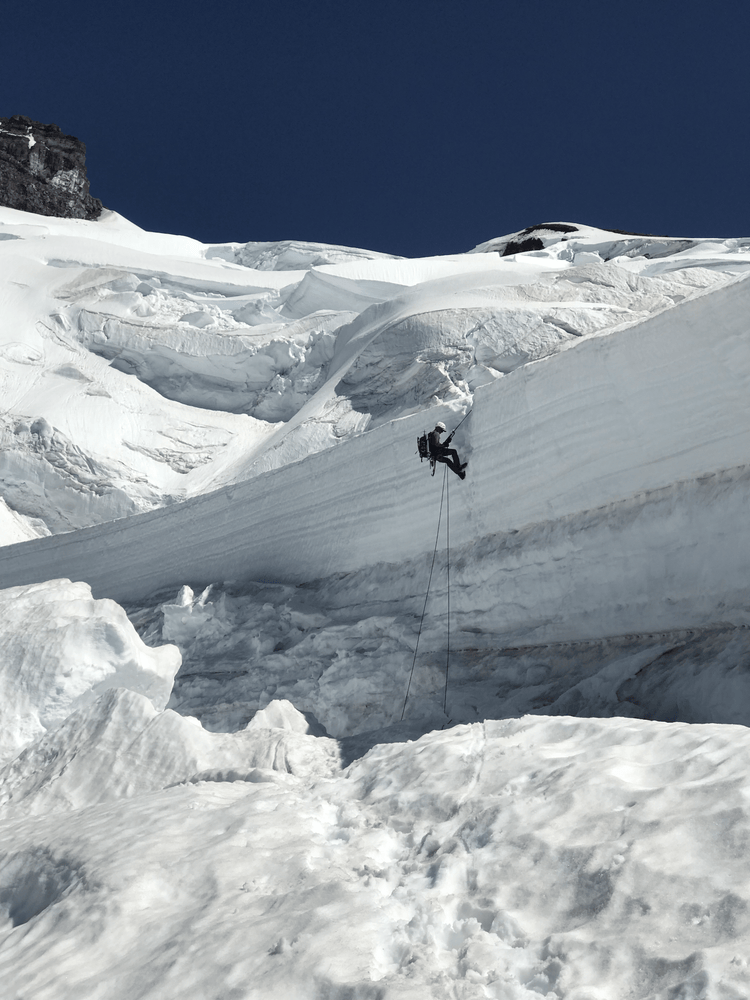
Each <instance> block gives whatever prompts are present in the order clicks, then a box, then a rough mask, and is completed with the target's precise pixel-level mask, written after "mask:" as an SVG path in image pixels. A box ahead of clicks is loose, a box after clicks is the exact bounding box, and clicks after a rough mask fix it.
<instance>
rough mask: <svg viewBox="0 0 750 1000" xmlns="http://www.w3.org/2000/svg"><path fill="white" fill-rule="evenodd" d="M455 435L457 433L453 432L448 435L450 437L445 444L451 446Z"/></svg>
mask: <svg viewBox="0 0 750 1000" xmlns="http://www.w3.org/2000/svg"><path fill="white" fill-rule="evenodd" d="M455 433H456V432H455V431H451V432H450V434H449V435H448V437H447V438H446V439H445V443H446V444H450V443H451V441H452V440H453V435H454V434H455Z"/></svg>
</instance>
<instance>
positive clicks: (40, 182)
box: [0, 115, 103, 219]
mask: <svg viewBox="0 0 750 1000" xmlns="http://www.w3.org/2000/svg"><path fill="white" fill-rule="evenodd" d="M0 205H5V206H7V207H8V208H17V209H19V210H20V211H22V212H36V213H37V214H38V215H55V216H58V217H59V218H63V219H98V218H99V216H100V215H101V212H102V207H103V206H102V203H101V202H100V201H99V199H98V198H92V197H91V195H90V194H89V182H88V178H87V177H86V147H85V146H84V144H83V143H82V142H81V141H80V139H76V138H75V137H74V136H72V135H63V133H62V132H61V131H60V128H59V126H57V125H42V124H41V122H35V121H32V120H31V119H30V118H27V117H26V116H25V115H13V117H12V118H0Z"/></svg>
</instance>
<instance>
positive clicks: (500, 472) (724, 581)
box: [0, 279, 750, 640]
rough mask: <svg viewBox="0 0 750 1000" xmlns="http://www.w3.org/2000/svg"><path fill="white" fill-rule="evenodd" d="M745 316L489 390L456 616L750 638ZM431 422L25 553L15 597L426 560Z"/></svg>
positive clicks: (725, 301) (723, 296) (20, 548)
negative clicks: (68, 588) (43, 590)
mask: <svg viewBox="0 0 750 1000" xmlns="http://www.w3.org/2000/svg"><path fill="white" fill-rule="evenodd" d="M748 316H750V283H748V282H747V281H745V280H742V279H740V280H737V281H735V282H734V283H732V284H730V285H728V286H726V287H723V288H720V289H718V290H715V291H713V292H707V293H705V294H703V295H700V296H699V297H697V298H695V299H693V300H691V301H688V302H686V303H683V304H680V305H678V306H676V307H675V308H673V309H671V310H669V311H667V312H664V313H661V314H659V315H657V316H654V317H652V318H651V319H649V320H647V321H645V322H643V323H641V324H639V325H637V326H635V327H632V328H630V329H626V330H622V331H620V332H618V333H617V334H616V335H610V336H606V335H604V336H600V337H593V338H590V339H588V340H586V341H585V342H581V343H578V344H577V345H576V346H575V349H574V350H568V351H563V352H562V353H560V354H558V355H556V356H555V357H553V358H548V359H545V360H544V361H542V362H539V363H536V364H530V365H526V366H524V367H523V368H521V369H519V370H517V371H515V372H513V373H512V374H511V375H509V376H506V377H505V378H503V379H501V380H498V381H497V382H495V383H493V384H491V385H486V386H482V387H479V388H478V389H477V391H476V393H475V398H474V408H473V411H472V413H471V415H470V416H469V418H468V419H467V420H466V421H465V422H464V424H463V425H462V427H461V429H460V431H459V434H458V437H457V438H456V442H455V443H456V445H457V446H458V447H459V449H460V450H461V452H462V453H463V454H464V455H465V456H466V457H468V459H469V463H470V464H469V475H468V478H467V480H466V481H465V482H464V483H461V482H459V481H458V480H457V479H451V480H449V483H448V487H449V489H450V505H451V507H450V510H451V544H452V547H453V548H454V549H455V552H456V559H457V573H458V574H459V576H457V577H456V579H457V582H458V581H459V580H460V588H459V590H458V594H457V607H458V609H459V610H464V611H465V612H467V613H468V612H470V610H471V609H472V608H474V609H475V610H478V609H477V608H476V592H478V590H479V589H481V592H482V594H483V595H484V598H483V604H484V606H485V607H484V610H489V609H490V608H491V617H492V618H493V619H494V623H493V624H494V627H495V629H496V630H499V631H501V632H507V633H519V634H524V635H526V636H527V637H533V638H534V639H535V640H539V639H542V638H543V639H545V640H552V639H555V638H568V637H571V636H574V635H575V636H577V637H579V638H581V637H592V636H600V635H604V634H615V633H617V632H622V631H631V630H648V629H659V628H679V627H683V626H684V625H688V624H692V625H695V624H700V623H702V622H707V621H714V620H736V621H737V622H738V623H740V622H744V619H743V618H742V615H743V612H744V610H745V608H746V607H747V606H748V603H749V602H748V598H747V594H746V558H745V555H744V553H745V551H746V547H747V542H748V540H749V539H748V533H749V532H750V528H748V522H747V517H746V510H747V499H748V492H749V491H750V473H749V472H748V470H747V469H746V466H747V465H748V459H749V458H750V411H749V410H748V406H747V400H748V398H749V394H748V390H749V389H750V342H749V340H748V332H749V331H748V323H749V321H748ZM438 416H440V417H442V418H443V419H445V420H446V421H447V422H452V423H453V424H455V423H456V422H457V420H458V418H459V417H460V414H458V415H457V414H455V413H453V412H451V411H450V410H448V408H443V409H440V408H437V409H435V410H433V411H431V413H430V418H431V420H434V419H436V418H437V417H438ZM424 421H425V418H424V417H423V416H421V415H416V416H410V417H405V418H403V419H400V420H395V421H392V422H391V423H389V424H386V425H384V426H381V427H378V428H376V429H374V430H373V431H372V432H370V433H368V434H366V435H364V436H361V437H359V438H356V439H354V440H351V441H348V442H344V443H342V444H341V445H340V446H339V447H337V448H335V449H330V450H327V451H325V452H323V453H320V454H317V455H311V456H309V457H308V458H307V459H305V461H304V462H299V463H296V464H292V465H290V466H286V467H284V468H281V469H276V470H273V471H270V472H268V473H266V474H263V475H261V476H259V477H257V478H255V479H252V480H250V481H248V482H245V483H239V484H236V485H233V486H231V487H228V488H225V489H222V490H219V491H217V492H214V493H212V494H208V495H205V496H201V497H198V498H195V499H192V500H189V501H187V502H185V503H183V504H181V505H179V506H172V507H169V508H166V509H162V510H157V511H152V512H149V513H147V514H143V515H139V516H136V517H131V518H127V519H124V520H120V521H115V522H111V523H108V524H105V525H99V526H95V527H91V528H88V529H84V530H82V531H79V532H76V533H72V534H68V535H60V536H53V537H49V538H44V539H39V540H35V541H31V542H25V543H23V544H21V545H14V546H8V547H6V548H5V549H4V550H3V558H2V563H0V585H2V586H6V587H7V586H13V585H17V584H21V583H30V582H34V581H37V580H41V579H47V578H49V577H50V576H54V577H68V578H71V579H73V580H80V579H85V580H86V581H87V582H89V583H90V584H91V586H92V588H93V591H94V593H95V594H96V595H97V596H107V597H112V598H114V599H116V600H121V601H123V600H128V599H133V598H135V597H137V596H138V595H142V594H145V593H149V592H152V591H155V590H157V589H160V588H163V587H167V586H176V585H178V584H180V583H182V582H184V581H191V582H193V581H196V582H201V581H205V582H210V581H214V580H243V579H269V580H276V581H287V582H302V581H305V580H311V579H315V578H320V577H325V576H328V575H330V574H333V573H342V572H345V573H352V572H356V571H360V572H361V571H364V570H366V569H367V568H370V567H373V566H374V565H376V564H379V563H403V562H404V561H408V560H417V561H418V560H420V559H421V558H423V557H424V556H425V554H426V553H428V552H430V551H431V550H432V546H433V544H434V539H435V526H436V523H437V513H438V504H439V493H440V489H441V483H440V479H439V478H437V477H436V478H435V479H431V478H430V477H429V475H428V473H427V467H426V466H422V467H420V465H419V462H418V460H417V459H416V457H415V454H414V450H415V439H416V437H417V435H418V434H419V433H421V431H422V430H423V428H424ZM405 579H408V575H407V577H405ZM480 583H481V588H479V587H478V585H479V584H480ZM409 585H410V584H409ZM395 586H396V587H397V588H398V584H397V583H396V584H395ZM532 595H533V597H532Z"/></svg>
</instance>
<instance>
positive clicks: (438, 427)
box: [427, 420, 467, 479]
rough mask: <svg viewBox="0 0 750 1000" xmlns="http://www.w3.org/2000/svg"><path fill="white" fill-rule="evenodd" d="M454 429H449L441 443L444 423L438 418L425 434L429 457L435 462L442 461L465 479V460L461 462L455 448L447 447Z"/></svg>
mask: <svg viewBox="0 0 750 1000" xmlns="http://www.w3.org/2000/svg"><path fill="white" fill-rule="evenodd" d="M455 433H456V432H455V431H451V433H450V434H449V435H448V437H447V438H446V439H445V441H443V442H442V443H441V441H440V438H441V437H442V436H443V434H445V424H444V423H443V422H442V420H438V422H437V423H436V424H435V429H434V430H432V431H430V433H429V434H428V435H427V442H428V446H429V450H430V458H431V459H433V460H434V461H435V462H443V463H444V464H445V465H447V466H448V468H449V469H450V470H451V472H455V473H456V475H457V476H458V477H459V478H460V479H466V472H465V471H464V470H465V469H466V465H467V463H466V462H461V459H460V458H459V457H458V452H457V451H456V449H455V448H449V447H448V445H449V444H450V443H451V441H452V440H453V435H454V434H455Z"/></svg>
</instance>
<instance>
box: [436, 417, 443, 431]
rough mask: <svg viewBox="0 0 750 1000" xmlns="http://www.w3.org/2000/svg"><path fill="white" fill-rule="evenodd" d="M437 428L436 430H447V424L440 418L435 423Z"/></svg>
mask: <svg viewBox="0 0 750 1000" xmlns="http://www.w3.org/2000/svg"><path fill="white" fill-rule="evenodd" d="M435 430H436V431H437V430H441V431H444V430H445V424H444V423H443V421H442V420H438V422H437V423H436V424H435Z"/></svg>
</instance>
